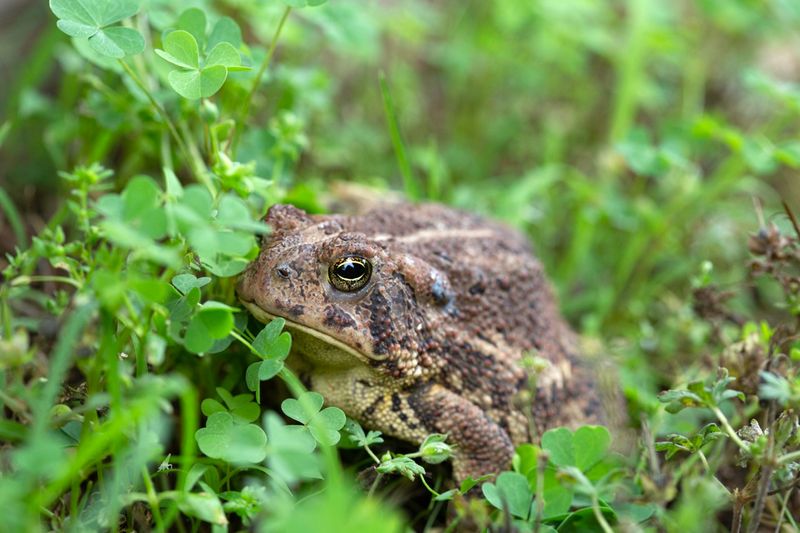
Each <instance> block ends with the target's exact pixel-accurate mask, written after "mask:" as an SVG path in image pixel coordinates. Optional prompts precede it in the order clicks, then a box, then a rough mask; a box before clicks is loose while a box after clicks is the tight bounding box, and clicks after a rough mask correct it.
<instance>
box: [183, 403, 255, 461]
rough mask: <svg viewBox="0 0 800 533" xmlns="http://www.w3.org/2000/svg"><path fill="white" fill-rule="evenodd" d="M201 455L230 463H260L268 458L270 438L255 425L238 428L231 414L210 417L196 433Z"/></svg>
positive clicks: (218, 414)
mask: <svg viewBox="0 0 800 533" xmlns="http://www.w3.org/2000/svg"><path fill="white" fill-rule="evenodd" d="M195 440H197V445H198V446H199V447H200V451H202V452H203V453H204V454H206V455H207V456H208V457H211V458H212V459H221V460H223V461H225V462H227V463H234V464H238V463H260V462H261V461H263V460H264V458H266V456H267V435H266V433H264V430H263V429H261V428H260V427H258V426H256V425H255V424H237V423H236V422H235V419H234V417H233V415H231V414H230V413H228V412H217V413H214V414H212V415H211V416H209V417H208V420H207V421H206V427H204V428H201V429H198V430H197V431H196V432H195Z"/></svg>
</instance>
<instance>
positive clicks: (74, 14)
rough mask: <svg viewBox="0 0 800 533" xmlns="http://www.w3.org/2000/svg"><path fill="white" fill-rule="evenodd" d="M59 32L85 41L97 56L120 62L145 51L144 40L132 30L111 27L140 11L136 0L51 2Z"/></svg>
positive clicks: (59, 0) (58, 0) (56, 0)
mask: <svg viewBox="0 0 800 533" xmlns="http://www.w3.org/2000/svg"><path fill="white" fill-rule="evenodd" d="M50 10H51V11H52V12H53V14H54V15H55V16H56V17H58V22H57V26H58V29H60V30H61V31H63V32H64V33H66V34H67V35H69V36H70V37H75V38H76V39H87V40H88V42H89V45H90V46H91V47H92V49H93V50H94V51H96V52H97V53H99V54H101V55H104V56H107V57H113V58H116V59H121V58H123V57H125V56H129V55H134V54H139V53H141V52H142V51H143V50H144V38H143V37H142V35H141V34H140V33H139V32H138V31H136V30H135V29H133V28H126V27H124V26H112V24H116V23H117V22H119V21H121V20H123V19H126V18H129V17H132V16H133V15H135V14H136V13H137V12H138V11H139V2H137V1H136V0H50Z"/></svg>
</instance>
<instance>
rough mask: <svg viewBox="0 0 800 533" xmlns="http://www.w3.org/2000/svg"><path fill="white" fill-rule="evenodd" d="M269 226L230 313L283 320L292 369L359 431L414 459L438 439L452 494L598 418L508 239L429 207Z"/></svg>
mask: <svg viewBox="0 0 800 533" xmlns="http://www.w3.org/2000/svg"><path fill="white" fill-rule="evenodd" d="M266 222H267V223H268V224H269V226H270V227H271V228H272V233H271V234H270V235H268V236H267V237H266V239H265V242H264V244H263V247H262V249H261V253H260V255H259V257H258V259H257V260H256V261H254V262H253V263H252V264H251V265H250V266H249V268H248V269H247V270H246V271H245V272H244V273H243V274H242V276H241V278H240V280H239V283H238V286H237V291H238V294H239V298H240V299H241V301H242V302H243V304H244V305H245V306H246V307H247V309H249V310H250V312H251V313H252V314H253V315H254V316H255V317H256V318H257V319H259V320H261V321H263V322H267V321H269V320H271V319H273V318H275V317H283V318H284V319H285V320H286V327H287V329H288V330H289V331H290V332H291V333H292V336H293V348H292V352H293V353H292V355H291V356H290V358H289V361H288V362H289V364H290V367H292V368H293V369H295V370H296V371H297V372H298V373H299V374H300V375H301V376H302V377H303V379H304V380H305V381H306V382H307V383H308V384H309V385H310V388H311V389H312V390H314V391H317V392H319V393H320V394H322V396H323V397H324V398H325V401H326V402H327V403H328V404H330V405H334V406H337V407H339V408H341V409H342V410H343V411H344V412H345V413H346V414H347V415H348V416H349V417H351V418H353V419H355V420H357V421H359V422H360V423H361V424H362V425H364V426H365V427H367V428H370V429H376V430H379V431H382V432H383V433H385V434H387V435H391V436H394V437H397V438H399V439H402V440H405V441H409V442H412V443H416V444H419V443H421V442H422V441H423V440H424V439H425V437H426V436H427V435H429V434H430V433H445V434H447V435H448V442H450V443H451V444H453V445H454V446H455V456H454V458H453V473H454V477H455V478H456V480H463V479H465V478H466V477H468V476H471V477H473V478H477V477H478V476H481V475H483V474H488V473H494V472H498V471H500V470H502V469H504V468H507V467H508V465H509V464H510V461H511V458H512V456H513V452H514V446H515V445H517V444H520V443H523V442H528V441H530V440H531V439H532V438H535V437H536V434H538V433H540V432H542V431H544V430H546V429H548V428H550V427H553V426H558V425H567V426H572V427H575V426H578V425H581V424H582V423H586V422H592V421H595V420H596V419H597V417H598V416H599V411H600V406H599V403H600V402H599V399H598V397H597V394H596V392H595V387H594V384H593V379H592V378H591V375H590V374H591V372H590V370H589V369H588V367H587V366H586V365H585V364H584V363H583V362H581V360H580V358H579V356H578V354H577V351H576V346H575V338H574V335H573V333H572V332H571V331H570V329H569V327H568V326H567V325H566V323H565V321H564V320H563V319H562V318H561V316H560V314H559V311H558V307H557V304H556V301H555V299H554V296H553V291H552V290H551V287H550V285H549V283H548V281H547V279H546V277H545V274H544V272H543V269H542V265H541V264H540V262H539V261H538V260H537V259H536V258H535V256H534V255H533V253H532V251H531V248H530V245H529V243H528V241H527V239H526V238H525V237H524V236H523V235H521V234H520V233H518V232H516V231H514V230H512V229H511V228H508V227H506V226H504V225H502V224H500V223H496V222H493V221H489V220H486V219H484V218H481V217H479V216H476V215H473V214H470V213H464V212H461V211H457V210H454V209H451V208H448V207H444V206H442V205H438V204H418V205H411V204H407V203H398V204H394V205H381V206H380V207H378V208H376V209H374V210H372V211H370V212H366V213H363V214H360V215H308V214H306V213H305V212H304V211H302V210H300V209H298V208H295V207H293V206H291V205H275V206H273V207H272V208H271V209H270V210H269V213H268V214H267V217H266ZM534 356H535V357H534ZM530 360H535V361H538V362H539V364H538V365H536V364H535V365H530V364H527V365H526V364H524V363H525V361H530ZM532 368H534V369H536V370H531V369H532Z"/></svg>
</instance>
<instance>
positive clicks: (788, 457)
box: [778, 450, 800, 465]
mask: <svg viewBox="0 0 800 533" xmlns="http://www.w3.org/2000/svg"><path fill="white" fill-rule="evenodd" d="M798 459H800V450H795V451H793V452H789V453H786V454H783V455H781V456H780V457H778V464H779V465H785V464H786V463H791V462H793V461H796V460H798Z"/></svg>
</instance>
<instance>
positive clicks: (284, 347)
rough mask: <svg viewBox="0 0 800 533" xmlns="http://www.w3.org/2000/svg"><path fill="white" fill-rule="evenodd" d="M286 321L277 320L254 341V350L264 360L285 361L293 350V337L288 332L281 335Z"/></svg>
mask: <svg viewBox="0 0 800 533" xmlns="http://www.w3.org/2000/svg"><path fill="white" fill-rule="evenodd" d="M285 324H286V320H284V319H283V318H276V319H275V320H272V321H271V322H270V323H269V324H267V325H266V326H264V328H263V329H262V330H261V331H260V332H259V333H258V335H257V336H256V338H255V340H254V341H253V348H254V349H255V351H256V352H257V353H258V355H260V356H261V357H263V358H264V359H277V360H283V359H286V357H287V356H288V355H289V351H290V350H291V348H292V337H291V335H289V333H287V332H285V331H284V332H283V333H281V330H283V326H284V325H285Z"/></svg>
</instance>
